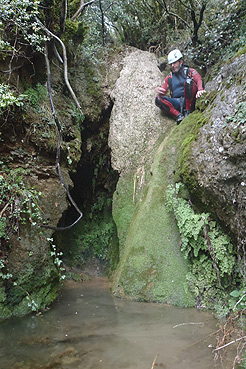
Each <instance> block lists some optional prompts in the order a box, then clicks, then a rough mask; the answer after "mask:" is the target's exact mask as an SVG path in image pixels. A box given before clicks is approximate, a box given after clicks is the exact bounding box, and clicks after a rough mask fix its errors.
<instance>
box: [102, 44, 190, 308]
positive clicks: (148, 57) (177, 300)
mask: <svg viewBox="0 0 246 369" xmlns="http://www.w3.org/2000/svg"><path fill="white" fill-rule="evenodd" d="M162 79H163V75H162V74H161V72H160V70H159V69H158V65H157V60H156V58H155V56H154V55H153V54H150V53H148V52H144V51H140V50H135V51H133V52H132V53H130V54H129V55H128V56H126V57H125V59H124V66H123V69H122V71H121V74H120V77H119V79H118V80H117V82H116V85H115V88H114V90H113V92H112V98H113V100H114V107H113V110H112V114H111V118H110V132H109V145H110V147H111V150H112V166H113V168H114V169H115V170H117V171H118V172H119V174H120V178H119V182H118V184H117V189H116V191H115V194H114V198H113V217H114V220H115V223H116V226H117V231H118V237H119V243H120V261H119V265H118V268H117V270H116V272H115V275H114V281H113V291H114V293H115V294H116V295H119V296H128V297H129V298H131V299H137V300H144V301H160V302H164V303H170V304H175V305H180V306H192V305H194V298H193V296H192V295H191V293H190V292H189V290H188V287H187V285H186V281H185V280H186V279H185V278H186V273H187V271H188V263H187V261H186V260H185V259H184V257H183V256H182V254H181V252H180V247H179V232H178V229H177V226H176V222H175V220H174V218H173V216H172V215H171V214H170V213H169V212H168V210H167V208H166V205H165V191H166V188H167V186H168V184H170V183H172V182H173V171H174V168H175V167H176V165H177V156H176V150H177V145H179V144H180V140H181V136H180V132H181V131H180V130H177V128H178V127H177V126H176V123H175V122H174V121H173V120H170V119H168V118H166V117H164V116H163V115H162V113H161V112H160V110H159V109H158V108H157V107H156V106H155V104H154V100H155V90H154V88H155V87H156V86H158V85H160V84H161V82H162ZM172 131H174V132H176V133H177V137H176V136H175V134H174V136H172V139H171V140H168V139H167V136H168V133H170V132H172ZM173 137H175V138H173Z"/></svg>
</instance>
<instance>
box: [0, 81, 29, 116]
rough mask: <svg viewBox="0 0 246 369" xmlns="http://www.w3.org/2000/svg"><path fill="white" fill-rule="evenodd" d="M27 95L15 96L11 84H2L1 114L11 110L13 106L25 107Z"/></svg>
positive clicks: (0, 95) (0, 87)
mask: <svg viewBox="0 0 246 369" xmlns="http://www.w3.org/2000/svg"><path fill="white" fill-rule="evenodd" d="M25 97H26V96H25V95H23V94H21V95H19V96H15V93H14V91H11V89H10V86H9V85H4V84H0V115H3V114H5V113H6V111H9V110H10V108H11V107H12V106H18V107H23V105H24V99H25Z"/></svg>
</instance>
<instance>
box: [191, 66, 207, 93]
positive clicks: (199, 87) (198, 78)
mask: <svg viewBox="0 0 246 369" xmlns="http://www.w3.org/2000/svg"><path fill="white" fill-rule="evenodd" d="M191 72H192V77H193V79H194V81H195V82H196V85H197V93H196V98H198V97H200V96H201V95H202V94H203V93H204V92H206V91H205V90H204V88H203V85H202V77H201V76H200V74H199V73H198V72H197V71H196V70H195V69H192V68H191Z"/></svg>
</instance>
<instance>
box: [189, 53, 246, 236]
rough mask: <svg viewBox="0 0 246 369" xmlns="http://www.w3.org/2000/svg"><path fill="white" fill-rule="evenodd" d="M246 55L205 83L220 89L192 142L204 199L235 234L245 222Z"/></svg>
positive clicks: (193, 163) (211, 88)
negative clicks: (206, 119)
mask: <svg viewBox="0 0 246 369" xmlns="http://www.w3.org/2000/svg"><path fill="white" fill-rule="evenodd" d="M245 87H246V55H241V56H240V57H238V58H236V59H235V60H234V61H233V62H232V63H230V64H226V65H224V66H223V67H222V68H221V70H220V72H219V74H218V75H217V76H216V77H215V78H214V79H213V81H211V82H209V83H208V84H207V85H206V90H207V91H208V92H211V91H217V96H216V98H215V100H214V101H213V107H212V109H211V107H210V111H209V112H208V111H207V114H209V115H210V119H209V123H208V124H207V125H205V126H204V127H203V128H202V129H201V131H200V133H199V136H198V139H197V141H196V142H195V143H194V144H193V147H192V154H191V168H190V169H191V170H192V171H194V172H195V173H196V177H197V180H198V184H199V187H200V189H201V190H202V194H203V198H202V200H203V202H204V203H206V204H208V205H209V206H210V207H211V209H212V212H214V213H215V214H216V215H217V216H218V217H219V218H220V219H221V220H222V221H223V222H224V223H225V224H226V225H227V226H229V230H230V231H231V232H232V233H233V234H234V235H235V237H237V236H239V237H240V234H241V233H242V232H243V233H245V224H246V210H245V209H246V160H245V159H246V146H245V142H246V88H245Z"/></svg>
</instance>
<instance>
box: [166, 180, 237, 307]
mask: <svg viewBox="0 0 246 369" xmlns="http://www.w3.org/2000/svg"><path fill="white" fill-rule="evenodd" d="M183 190H184V185H183V184H181V183H178V184H176V186H173V185H172V186H169V188H168V190H167V192H166V198H167V205H168V208H169V209H170V210H171V211H173V213H174V215H175V218H176V220H177V225H178V228H179V231H180V235H181V251H182V253H183V254H184V257H185V258H186V259H187V258H188V259H189V260H190V262H191V267H190V272H189V273H188V275H187V281H188V284H189V287H190V289H191V290H192V292H193V293H194V294H195V296H196V297H197V301H198V304H199V306H202V307H207V308H212V309H213V308H215V309H216V306H220V305H223V303H224V301H225V300H226V296H227V293H228V289H229V291H230V290H232V289H233V287H235V286H236V282H237V281H238V280H239V276H237V274H238V272H237V253H236V250H235V249H234V246H233V244H232V241H231V240H230V238H229V237H228V236H227V235H226V234H225V233H224V232H223V231H222V229H221V228H220V226H219V225H218V224H217V223H216V222H215V221H214V220H213V219H212V217H211V215H210V214H209V213H198V212H195V211H194V210H193V208H192V206H191V205H190V204H189V202H188V201H187V200H185V199H183V198H182V197H181V196H180V195H181V191H183ZM225 312H228V306H227V311H226V308H225V309H224V313H225Z"/></svg>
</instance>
